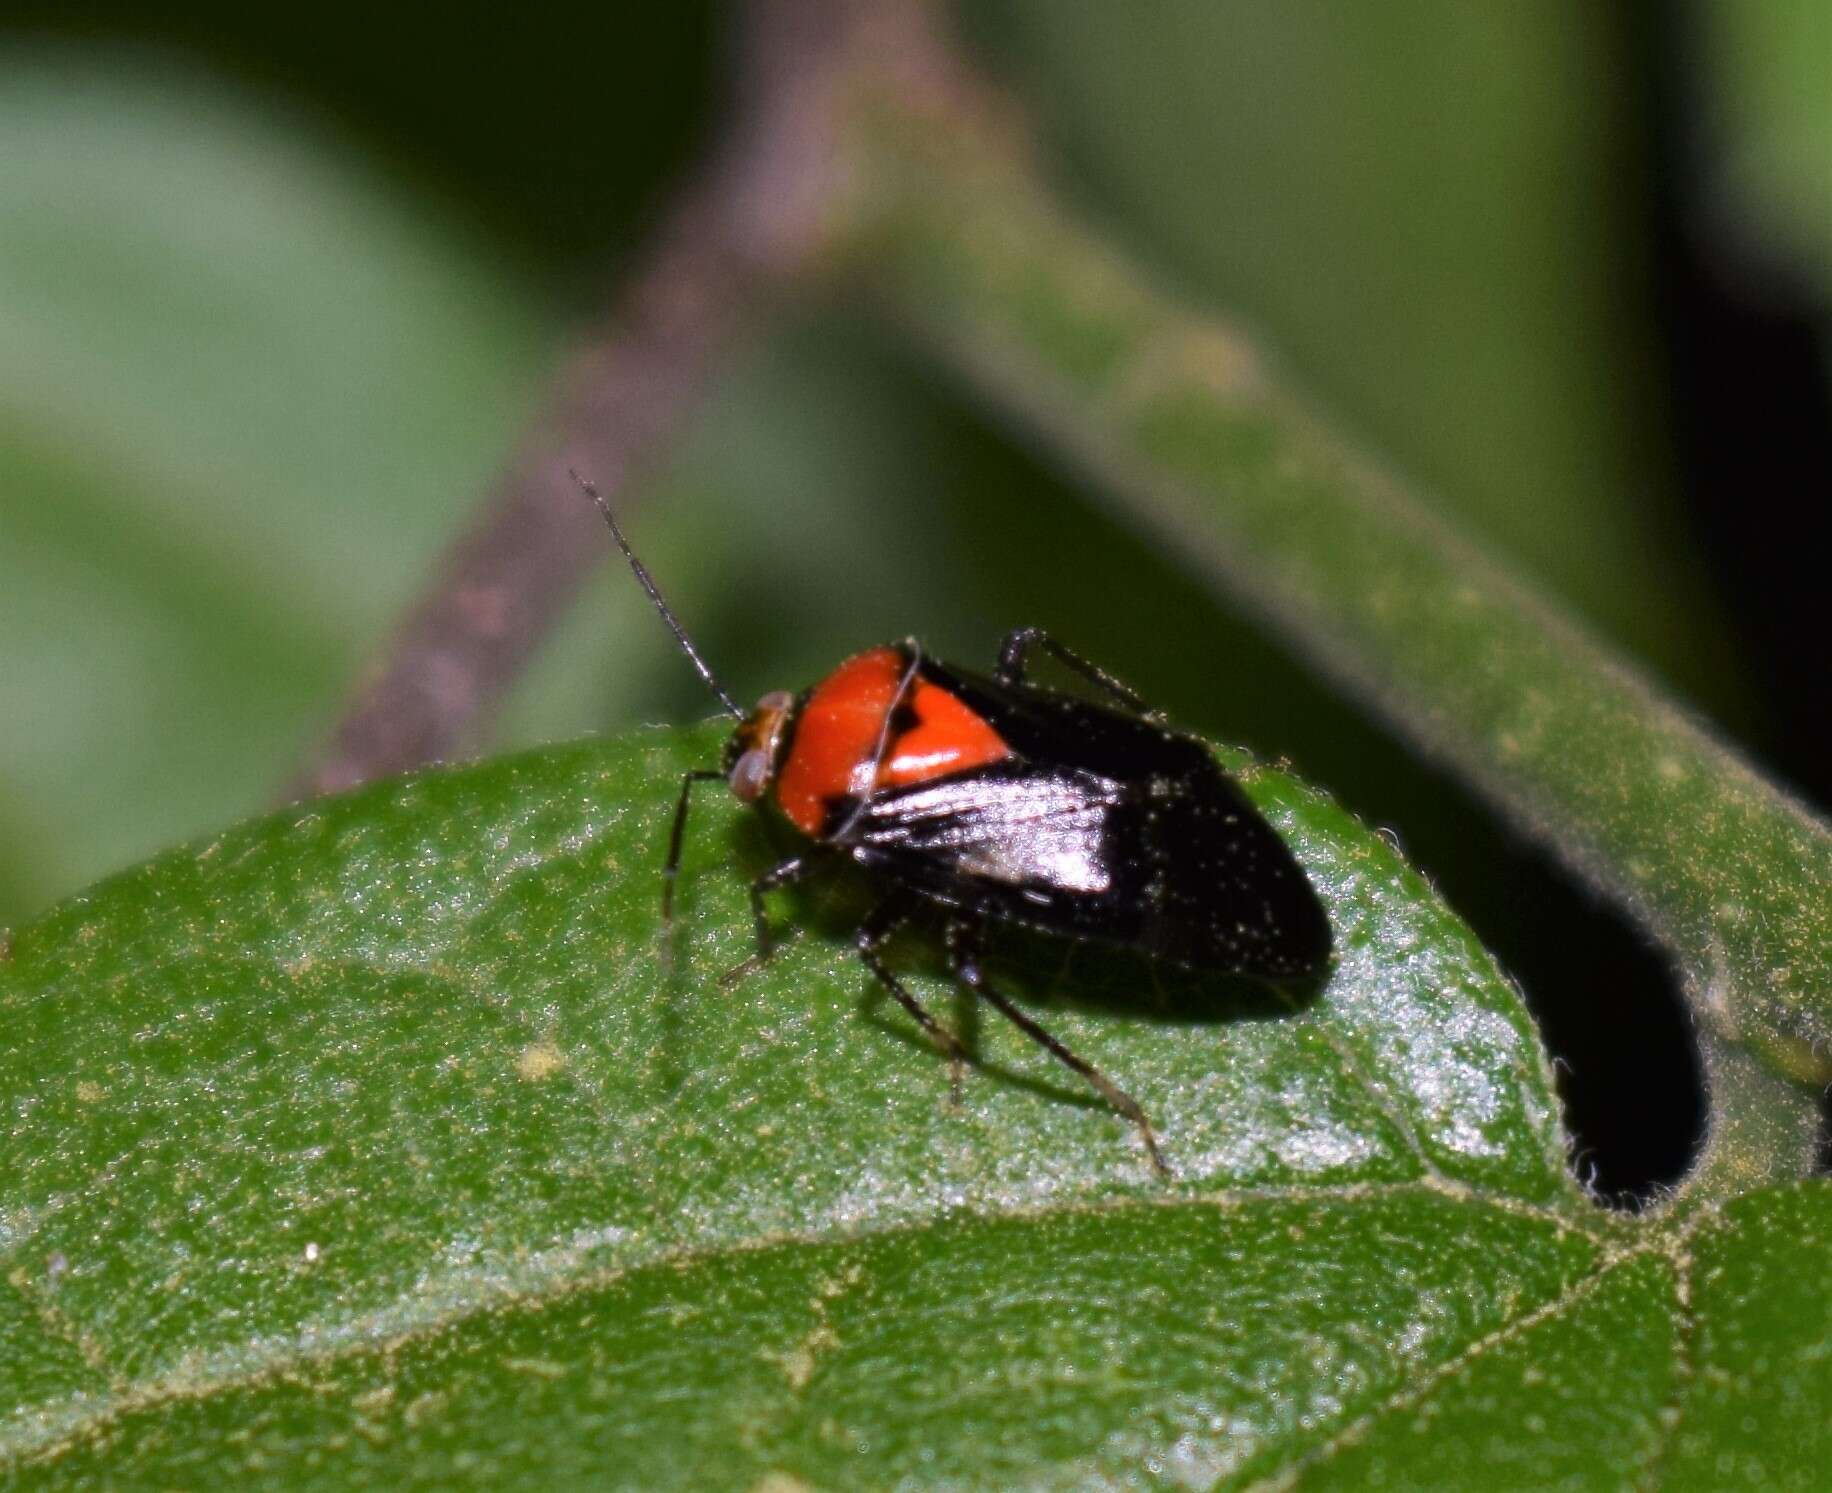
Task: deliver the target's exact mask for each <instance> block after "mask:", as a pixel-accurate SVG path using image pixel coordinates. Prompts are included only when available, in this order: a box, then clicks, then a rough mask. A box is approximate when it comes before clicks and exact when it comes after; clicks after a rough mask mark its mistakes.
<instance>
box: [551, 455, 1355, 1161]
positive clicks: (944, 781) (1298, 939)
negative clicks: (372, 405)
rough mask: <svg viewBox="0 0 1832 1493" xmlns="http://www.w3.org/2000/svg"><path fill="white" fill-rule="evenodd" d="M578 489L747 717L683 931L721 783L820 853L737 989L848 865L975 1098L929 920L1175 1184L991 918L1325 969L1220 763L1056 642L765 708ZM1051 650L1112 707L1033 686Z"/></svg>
mask: <svg viewBox="0 0 1832 1493" xmlns="http://www.w3.org/2000/svg"><path fill="white" fill-rule="evenodd" d="M573 477H574V480H575V481H577V482H578V483H579V485H580V487H581V488H583V489H584V491H585V493H586V494H587V496H589V497H590V498H591V500H592V501H593V502H594V503H595V504H596V505H597V507H598V511H599V512H600V513H601V514H602V515H603V516H604V521H605V523H606V524H607V525H609V527H610V530H611V535H612V537H613V538H614V539H615V540H616V541H617V547H618V548H619V549H620V550H622V551H623V555H624V558H625V559H626V560H628V561H629V564H630V569H631V570H632V572H634V574H635V576H636V579H637V581H638V583H640V584H641V586H642V588H643V590H644V591H645V592H646V593H647V594H648V597H649V600H650V601H651V603H653V604H654V606H655V609H656V611H657V612H658V613H660V615H661V618H662V620H663V621H664V622H665V623H667V625H668V627H669V630H670V631H672V632H673V634H674V636H675V640H676V641H677V642H678V643H679V644H680V646H681V649H682V651H683V652H684V653H685V654H686V655H687V658H688V660H689V662H691V663H692V665H693V667H694V668H695V669H696V670H697V671H698V672H699V675H700V677H701V678H702V679H703V680H704V681H705V682H706V684H707V686H708V688H710V689H711V690H712V692H713V694H714V695H716V696H717V697H718V700H719V703H720V704H721V705H722V706H723V707H724V708H725V710H726V712H727V713H728V714H729V715H731V716H732V718H733V719H734V720H735V721H736V722H737V727H736V729H735V730H734V731H733V732H732V735H731V739H730V741H729V742H728V743H727V746H726V749H725V757H724V761H723V763H722V765H721V766H720V767H719V768H718V769H716V770H714V769H701V770H696V771H693V772H689V773H688V774H687V775H686V776H685V778H684V779H683V780H682V782H681V791H680V797H679V799H678V800H677V801H676V805H675V811H674V821H673V827H672V830H671V832H670V835H669V840H668V859H667V863H666V865H665V866H664V867H663V873H662V874H663V882H662V916H663V919H664V921H666V920H668V919H670V918H671V917H672V914H673V892H674V883H675V880H676V877H677V875H678V873H679V871H680V865H681V849H682V842H683V838H684V836H685V834H686V828H687V813H688V807H689V804H690V802H691V800H692V796H693V790H694V787H695V786H696V785H697V784H700V783H705V782H724V783H725V784H726V785H727V786H728V787H729V788H730V789H731V791H732V792H733V793H734V794H735V795H736V796H737V797H738V798H739V799H741V800H742V801H743V802H745V803H747V804H756V805H758V806H760V807H762V808H764V809H765V810H766V811H767V812H770V813H772V814H774V815H775V816H776V817H778V818H779V819H780V820H781V821H782V822H784V823H785V824H786V825H787V826H788V827H789V828H790V829H791V830H792V831H794V833H795V835H796V836H797V838H798V841H799V842H800V845H801V847H802V848H801V849H799V850H798V851H797V853H795V854H792V855H790V856H788V857H787V858H785V859H783V860H781V861H779V862H778V863H777V864H776V865H774V866H772V867H771V868H770V869H769V870H767V871H765V872H764V873H763V874H762V875H761V876H759V877H758V878H757V879H756V880H755V881H754V882H752V884H751V888H750V900H751V912H752V916H753V919H754V921H755V925H756V940H757V944H756V948H757V952H756V954H755V955H754V956H753V958H752V959H750V960H747V961H746V962H745V964H744V965H741V966H740V967H739V970H738V971H734V974H737V973H740V972H742V971H743V970H745V969H747V968H750V967H753V966H754V965H756V964H758V963H760V962H761V961H763V960H764V959H766V958H767V957H768V955H769V952H770V945H771V939H770V925H769V914H768V906H767V899H768V897H769V896H770V894H771V893H772V892H776V891H780V890H782V889H783V888H786V887H789V886H793V885H794V884H795V883H797V882H800V881H804V880H806V879H807V878H808V877H810V876H812V875H814V874H815V873H816V872H818V871H820V870H822V869H823V868H825V867H827V866H829V865H831V864H832V863H834V862H835V861H851V862H852V863H853V864H854V865H856V866H858V867H860V868H861V869H862V870H863V871H864V872H865V873H866V875H867V876H868V877H869V878H870V879H871V880H872V881H873V882H874V883H875V885H876V887H877V889H878V890H879V892H880V894H881V895H880V900H879V901H878V902H877V904H876V907H875V909H874V910H873V911H872V912H871V913H870V914H869V915H868V916H867V917H866V919H865V921H864V922H863V923H862V924H861V925H860V926H859V928H858V931H857V934H856V944H857V949H858V954H859V957H860V959H861V960H862V961H863V962H864V964H865V967H866V968H867V969H868V970H869V971H870V972H871V974H872V977H873V978H874V979H875V980H877V982H878V983H879V984H880V985H881V986H882V987H883V988H884V989H885V990H886V991H887V992H889V994H890V995H891V996H892V997H894V998H895V999H896V1001H897V1003H898V1004H899V1005H901V1006H902V1007H903V1009H904V1010H905V1011H907V1012H908V1013H909V1014H910V1016H911V1018H912V1019H913V1020H914V1021H915V1022H916V1024H917V1025H918V1026H919V1027H920V1028H921V1029H922V1030H923V1032H924V1033H926V1034H927V1036H928V1037H929V1039H930V1040H931V1041H932V1042H933V1043H934V1044H935V1046H936V1047H938V1048H939V1049H940V1050H941V1051H942V1052H943V1053H944V1054H945V1055H946V1056H947V1058H948V1059H949V1063H950V1068H951V1073H952V1076H953V1078H954V1081H955V1083H956V1085H957V1087H958V1084H959V1081H960V1074H961V1072H962V1071H963V1068H964V1066H965V1064H966V1062H967V1053H966V1051H965V1049H964V1048H963V1046H962V1044H961V1042H960V1040H959V1039H958V1038H957V1037H956V1036H955V1035H954V1034H953V1033H952V1032H950V1031H949V1030H948V1029H947V1028H946V1027H945V1026H943V1025H942V1024H941V1023H940V1022H939V1021H937V1020H936V1019H935V1018H934V1016H933V1015H931V1014H930V1012H929V1011H928V1010H927V1008H926V1007H924V1006H923V1004H922V1002H921V1001H919V1000H918V999H917V998H916V996H915V995H914V994H912V993H911V992H910V990H909V989H908V988H907V987H906V986H905V985H904V984H903V982H902V981H901V980H899V979H898V978H897V976H896V974H895V973H893V972H892V970H891V969H890V968H889V966H888V965H887V964H886V963H885V962H884V959H883V949H884V946H885V944H886V943H887V941H888V940H889V939H890V937H891V936H892V934H893V933H895V932H896V931H897V930H898V929H899V928H900V927H902V926H903V925H904V924H905V923H906V922H908V921H909V920H910V919H911V918H912V917H914V916H915V915H917V914H918V913H919V912H921V911H923V910H924V909H929V910H932V911H935V912H938V913H939V915H940V918H941V921H942V926H943V929H944V944H945V948H946V951H947V954H948V959H949V963H950V966H951V968H952V970H953V972H954V975H955V977H956V978H957V979H959V980H960V982H961V983H962V984H963V985H964V986H966V988H967V989H968V990H970V991H972V992H973V994H974V995H975V996H977V997H978V998H980V999H981V1000H984V1001H985V1002H986V1003H987V1004H988V1005H990V1006H992V1007H993V1008H994V1009H996V1010H997V1011H998V1012H999V1013H1000V1014H1001V1015H1003V1016H1004V1017H1006V1018H1007V1019H1008V1020H1009V1021H1011V1022H1012V1023H1013V1025H1015V1026H1016V1027H1017V1028H1018V1029H1019V1030H1020V1031H1022V1032H1023V1033H1024V1034H1025V1035H1026V1036H1027V1037H1029V1038H1031V1039H1032V1040H1033V1041H1035V1042H1037V1043H1038V1044H1039V1045H1040V1046H1042V1047H1043V1048H1045V1049H1046V1050H1047V1051H1048V1052H1049V1054H1050V1055H1051V1056H1052V1057H1054V1058H1055V1059H1056V1060H1057V1061H1058V1062H1060V1063H1062V1064H1063V1065H1064V1066H1065V1067H1067V1068H1069V1069H1070V1070H1071V1071H1073V1072H1074V1073H1076V1074H1077V1075H1078V1076H1079V1077H1081V1078H1082V1079H1083V1080H1085V1081H1086V1082H1087V1083H1088V1084H1089V1085H1090V1086H1091V1087H1093V1088H1094V1089H1095V1090H1096V1091H1097V1092H1098V1093H1099V1094H1100V1095H1101V1096H1102V1097H1103V1098H1104V1099H1105V1100H1106V1101H1107V1103H1108V1104H1109V1105H1110V1106H1112V1108H1113V1109H1114V1110H1115V1111H1117V1112H1118V1113H1119V1114H1120V1115H1122V1116H1123V1117H1125V1118H1126V1119H1127V1120H1129V1121H1131V1123H1132V1124H1133V1125H1134V1126H1135V1127H1136V1128H1137V1130H1138V1132H1139V1135H1140V1136H1141V1138H1142V1139H1143V1141H1144V1145H1145V1150H1146V1153H1147V1155H1148V1156H1149V1157H1150V1160H1151V1163H1152V1166H1153V1167H1154V1168H1155V1169H1156V1170H1157V1171H1158V1172H1159V1173H1160V1174H1162V1175H1166V1176H1168V1175H1169V1171H1168V1168H1167V1167H1166V1166H1165V1164H1164V1160H1163V1157H1162V1156H1161V1155H1160V1154H1159V1150H1158V1142H1157V1136H1156V1133H1155V1132H1154V1131H1153V1129H1152V1125H1151V1121H1150V1120H1149V1119H1148V1118H1147V1117H1146V1114H1145V1111H1144V1109H1143V1108H1141V1107H1140V1105H1139V1103H1138V1101H1137V1100H1135V1099H1134V1098H1133V1097H1132V1096H1131V1095H1130V1094H1128V1093H1127V1092H1126V1091H1125V1090H1124V1089H1122V1088H1120V1087H1119V1085H1118V1084H1116V1083H1114V1082H1113V1081H1112V1080H1111V1079H1110V1078H1108V1077H1107V1076H1106V1074H1104V1073H1102V1072H1101V1071H1100V1069H1098V1068H1096V1067H1095V1066H1094V1065H1093V1064H1092V1063H1090V1062H1088V1061H1087V1060H1086V1059H1085V1058H1083V1057H1081V1056H1080V1055H1079V1054H1077V1053H1075V1052H1074V1051H1072V1050H1071V1049H1070V1048H1069V1047H1068V1046H1067V1045H1065V1044H1064V1043H1063V1042H1061V1041H1059V1040H1058V1039H1057V1038H1056V1037H1054V1036H1052V1035H1051V1034H1050V1033H1049V1032H1048V1031H1046V1030H1045V1029H1044V1028H1043V1027H1042V1026H1041V1025H1040V1024H1039V1023H1038V1022H1036V1021H1035V1020H1033V1019H1032V1018H1031V1017H1030V1016H1029V1015H1028V1014H1027V1013H1026V1012H1024V1011H1023V1010H1021V1009H1020V1008H1019V1007H1018V1006H1016V1005H1015V1004H1013V1002H1012V1001H1011V999H1010V998H1009V997H1008V996H1007V995H1006V994H1005V993H1004V992H1003V991H1001V990H1000V989H999V988H998V987H997V986H995V985H994V984H992V983H991V982H990V981H989V980H988V979H987V976H986V973H985V970H984V968H983V966H982V962H981V953H980V949H981V940H982V935H983V933H984V931H985V929H986V928H987V926H988V925H989V924H991V925H1016V926H1019V927H1022V928H1027V929H1033V930H1038V931H1041V932H1044V933H1048V934H1058V935H1062V936H1064V937H1067V938H1070V939H1075V940H1082V941H1087V942H1092V943H1101V944H1108V945H1117V946H1120V947H1123V948H1129V949H1135V950H1138V951H1140V952H1142V953H1144V954H1147V955H1149V956H1152V957H1154V958H1156V959H1161V960H1164V961H1166V962H1168V963H1170V964H1174V965H1179V966H1182V967H1184V968H1187V969H1192V970H1199V971H1212V972H1217V973H1228V974H1246V975H1252V976H1256V977H1259V978H1261V979H1266V980H1273V981H1277V980H1287V979H1295V978H1299V977H1303V976H1306V975H1310V974H1313V973H1315V972H1317V971H1318V970H1319V969H1321V968H1322V966H1323V964H1324V963H1325V962H1326V960H1327V959H1328V957H1329V951H1330V928H1329V920H1328V918H1327V916H1326V915H1325V913H1324V911H1323V908H1322V905H1321V904H1320V903H1319V902H1318V900H1317V896H1316V893H1315V892H1314V891H1313V890H1312V889H1311V886H1310V883H1309V882H1308V881H1307V880H1306V879H1305V876H1304V872H1303V870H1302V869H1301V868H1300V867H1299V865H1298V863H1297V861H1296V859H1295V858H1294V857H1293V856H1292V854H1291V851H1290V850H1289V849H1288V848H1287V847H1286V845H1285V843H1284V841H1283V840H1281V839H1280V838H1279V836H1278V833H1277V831H1275V830H1274V829H1273V828H1272V826H1271V825H1269V824H1268V823H1267V822H1266V821H1265V820H1264V819H1263V818H1261V817H1260V814H1259V813H1258V811H1257V810H1256V809H1254V807H1253V806H1252V804H1251V803H1250V802H1249V801H1248V799H1247V797H1246V795H1245V794H1243V793H1242V792H1241V790H1240V788H1239V787H1238V786H1237V785H1236V784H1235V783H1234V782H1233V781H1232V780H1231V779H1230V778H1229V777H1228V776H1227V774H1226V773H1224V772H1223V771H1222V770H1221V768H1220V766H1219V764H1217V762H1216V761H1215V758H1214V755H1213V754H1212V753H1211V752H1210V751H1209V749H1208V748H1207V747H1206V746H1204V745H1203V744H1202V742H1200V741H1198V740H1197V739H1196V738H1194V737H1191V736H1185V735H1183V734H1181V733H1179V732H1177V731H1174V730H1172V729H1170V728H1169V727H1168V726H1166V725H1165V724H1164V720H1163V717H1162V716H1161V715H1159V714H1158V713H1157V712H1156V711H1154V710H1152V709H1151V708H1150V707H1149V706H1147V705H1146V703H1145V702H1144V701H1143V700H1142V699H1140V698H1139V696H1138V695H1136V694H1135V693H1134V692H1133V691H1132V690H1131V689H1129V688H1127V686H1125V685H1124V684H1121V683H1120V682H1119V681H1118V680H1117V679H1115V678H1114V677H1113V676H1112V675H1110V674H1108V673H1107V672H1106V671H1105V670H1103V669H1101V668H1099V667H1098V666H1096V665H1095V664H1093V663H1090V662H1089V661H1088V660H1087V659H1085V658H1083V657H1082V656H1081V655H1080V654H1078V653H1075V652H1073V651H1071V650H1070V649H1068V648H1066V647H1064V646H1063V645H1062V644H1060V643H1058V642H1057V641H1056V640H1055V639H1053V638H1052V637H1050V636H1049V635H1048V634H1046V633H1044V632H1043V631H1042V630H1040V629H1038V628H1022V629H1020V630H1018V631H1016V632H1013V633H1012V634H1010V636H1008V637H1007V638H1006V639H1005V642H1004V646H1003V647H1002V648H1001V649H1000V652H999V662H998V666H997V668H996V669H995V670H994V671H993V673H992V675H991V676H990V677H988V676H985V675H981V674H976V673H972V672H969V671H968V670H966V669H961V668H956V667H955V666H954V665H952V664H948V663H944V662H942V661H941V660H940V659H937V658H934V657H931V656H930V655H929V654H927V653H925V652H924V651H923V649H922V646H921V645H920V644H919V643H917V642H916V641H915V640H914V639H905V640H904V641H903V642H900V643H891V644H886V645H883V646H881V647H876V648H870V649H867V650H866V651H865V652H863V653H859V654H855V655H854V656H853V657H851V658H849V659H847V660H846V661H845V662H843V663H842V664H840V666H839V667H838V668H836V669H835V670H834V671H833V672H832V673H830V674H829V675H827V677H826V678H825V679H823V680H821V681H820V682H819V683H818V684H816V685H815V686H814V687H813V688H812V689H809V690H804V691H803V692H802V693H801V694H799V695H791V694H788V693H786V692H781V691H777V692H772V693H770V694H766V695H764V696H763V698H762V699H760V700H759V701H758V702H757V705H756V708H755V709H753V710H751V711H749V712H748V713H747V712H746V711H744V710H742V709H740V708H739V706H738V704H737V702H736V701H735V700H734V699H733V698H732V697H731V695H730V694H729V693H728V692H727V691H726V689H725V687H724V686H723V685H721V684H720V683H719V681H718V679H717V677H716V676H715V675H714V674H713V672H712V670H711V668H709V667H708V665H707V663H706V661H705V660H704V659H703V658H702V657H701V656H700V652H699V650H698V649H697V648H696V647H695V646H694V644H693V641H692V639H690V638H689V637H688V635H687V632H686V629H685V628H683V627H682V626H681V624H680V622H679V620H678V619H677V618H676V617H675V615H674V613H673V611H672V610H671V609H670V608H669V606H668V604H667V602H666V601H664V600H663V599H662V594H661V591H660V590H659V589H658V588H657V586H656V584H655V582H654V580H653V579H652V578H651V577H650V575H649V572H648V570H647V569H645V568H644V566H643V564H642V562H641V561H640V560H638V559H637V558H636V554H635V552H634V551H633V550H632V549H631V548H630V545H629V542H628V540H626V539H625V538H624V535H623V530H622V529H621V528H620V527H619V526H618V524H617V519H616V517H615V515H613V514H612V512H611V509H610V505H609V504H608V503H607V502H606V501H605V500H604V498H603V497H602V496H601V495H600V494H599V492H598V490H597V489H596V488H595V487H594V486H592V484H591V483H589V482H587V481H585V479H583V478H582V477H580V476H579V475H578V473H576V472H575V473H574V474H573ZM1037 651H1041V652H1043V653H1046V654H1048V655H1050V656H1051V657H1052V658H1054V659H1055V660H1056V661H1057V662H1058V663H1059V664H1061V665H1062V666H1064V667H1065V668H1067V669H1069V670H1072V671H1073V672H1074V673H1076V674H1078V675H1080V676H1081V678H1082V679H1083V680H1084V681H1085V682H1086V683H1087V684H1088V685H1089V686H1091V687H1092V688H1093V689H1094V690H1096V691H1098V692H1099V693H1100V694H1101V695H1102V696H1103V697H1104V699H1105V701H1107V702H1110V703H1095V702H1093V701H1091V700H1088V699H1084V698H1082V697H1081V696H1078V695H1071V694H1066V693H1062V692H1060V691H1056V690H1052V689H1046V688H1044V687H1042V686H1039V685H1036V684H1032V683H1031V682H1030V681H1029V678H1028V673H1029V664H1030V661H1031V656H1032V654H1033V653H1034V652H1037Z"/></svg>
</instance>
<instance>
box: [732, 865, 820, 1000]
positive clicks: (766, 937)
mask: <svg viewBox="0 0 1832 1493" xmlns="http://www.w3.org/2000/svg"><path fill="white" fill-rule="evenodd" d="M823 864H825V862H824V860H823V858H822V857H820V856H818V855H792V856H790V857H789V858H788V859H787V860H786V861H778V862H777V863H776V864H775V865H773V866H771V867H770V869H769V870H767V871H765V872H764V873H763V875H761V876H759V877H758V878H757V879H756V880H755V881H753V882H752V883H751V922H752V923H753V925H754V926H755V927H756V929H757V952H756V953H755V954H753V955H751V957H750V958H749V959H746V960H744V961H743V962H742V963H740V964H735V965H733V966H732V967H731V968H730V969H728V970H726V972H725V973H724V974H722V975H721V976H719V984H720V985H722V986H723V985H735V984H737V983H738V981H739V980H741V979H743V978H744V977H745V976H746V975H748V974H749V973H750V972H751V971H752V970H754V969H758V968H760V967H761V966H762V965H763V964H764V963H765V961H767V960H768V959H769V957H770V950H771V947H772V945H771V942H770V910H769V908H768V906H766V905H765V903H764V900H763V899H764V898H765V897H767V896H769V895H770V893H771V892H779V891H781V890H782V889H783V888H784V887H786V886H794V885H795V883H796V882H798V881H806V880H807V879H808V878H809V877H810V876H812V875H813V874H814V873H815V872H816V871H818V870H820V868H821V866H822V865H823Z"/></svg>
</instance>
